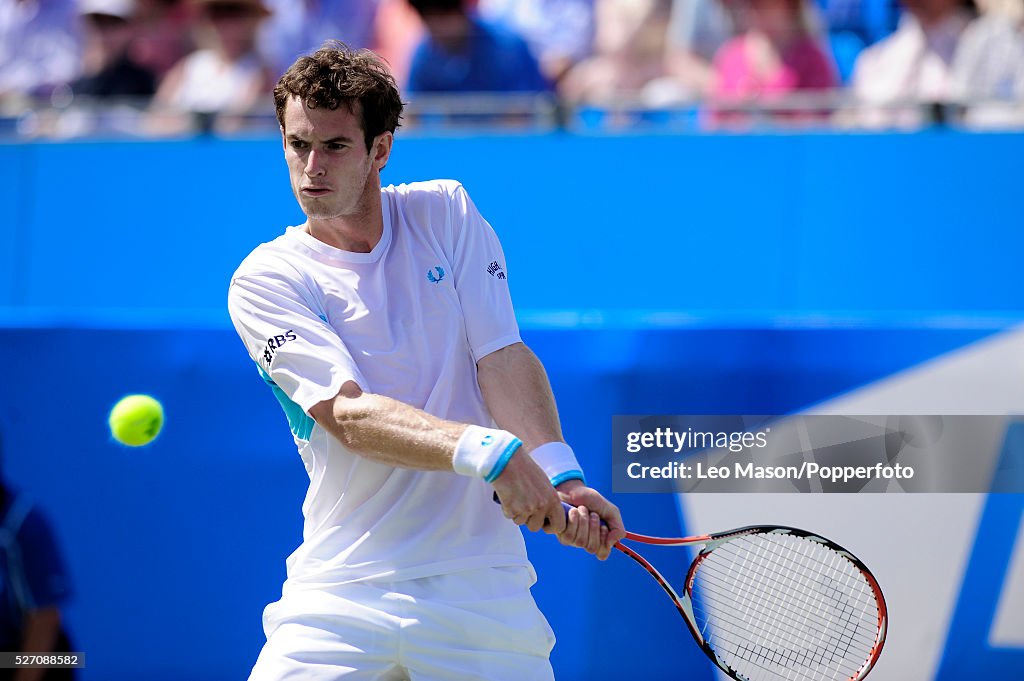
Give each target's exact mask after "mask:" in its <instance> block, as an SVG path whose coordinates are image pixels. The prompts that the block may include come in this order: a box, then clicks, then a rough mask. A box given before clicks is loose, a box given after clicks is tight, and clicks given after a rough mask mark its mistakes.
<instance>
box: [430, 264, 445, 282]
mask: <svg viewBox="0 0 1024 681" xmlns="http://www.w3.org/2000/svg"><path fill="white" fill-rule="evenodd" d="M435 273H436V274H435ZM442 279H444V268H443V267H441V266H440V265H438V266H437V267H435V268H434V269H432V270H427V281H429V282H430V283H431V284H439V283H441V280H442Z"/></svg>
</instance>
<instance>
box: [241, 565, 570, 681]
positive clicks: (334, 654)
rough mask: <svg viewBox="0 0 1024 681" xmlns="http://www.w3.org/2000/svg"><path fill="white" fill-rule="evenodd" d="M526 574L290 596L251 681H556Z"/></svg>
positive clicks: (267, 627)
mask: <svg viewBox="0 0 1024 681" xmlns="http://www.w3.org/2000/svg"><path fill="white" fill-rule="evenodd" d="M534 581H535V578H534V576H533V572H532V571H531V570H529V569H528V568H524V567H502V568H485V569H478V570H466V571H463V572H456V573H453V574H448V575H440V576H437V577H426V578H424V579H413V580H407V581H402V582H391V583H381V582H373V583H369V582H359V583H355V584H346V585H344V586H341V587H336V588H333V589H332V590H331V591H330V592H324V591H296V590H289V591H288V592H287V594H286V595H285V596H284V597H282V598H281V600H280V601H277V602H276V603H271V604H270V605H268V606H267V608H266V610H265V611H264V613H263V629H264V632H265V633H266V635H267V643H266V645H264V646H263V650H262V651H261V652H260V656H259V659H257V660H256V665H255V666H254V667H253V670H252V674H251V675H250V676H249V681H286V680H288V681H291V680H293V679H302V680H303V681H335V680H336V679H344V681H402V680H407V681H455V680H456V679H458V680H459V681H469V680H471V679H479V680H481V681H483V680H486V681H553V679H554V673H553V672H552V670H551V663H550V662H549V661H548V656H549V655H550V653H551V649H552V647H554V644H555V636H554V634H553V632H552V631H551V627H550V626H548V622H547V620H546V619H545V618H544V615H542V614H541V612H540V610H539V609H538V608H537V604H536V602H534V600H533V596H532V595H531V594H530V586H531V585H532V584H533V582H534Z"/></svg>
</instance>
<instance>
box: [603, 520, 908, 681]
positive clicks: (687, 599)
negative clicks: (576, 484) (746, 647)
mask: <svg viewBox="0 0 1024 681" xmlns="http://www.w3.org/2000/svg"><path fill="white" fill-rule="evenodd" d="M754 534H788V535H791V536H794V537H800V538H803V539H806V540H808V541H813V542H818V543H820V544H822V545H824V546H826V547H828V548H830V549H832V550H833V551H835V552H837V553H839V554H840V555H842V556H843V557H844V558H846V559H847V560H849V561H850V563H852V564H853V566H854V567H855V568H857V570H859V571H860V573H861V575H862V576H863V577H864V579H865V581H866V582H867V583H868V585H869V586H870V587H871V590H872V591H873V592H874V596H875V601H876V602H877V604H878V636H877V639H876V641H875V644H874V646H873V647H872V649H871V652H870V654H869V656H868V659H867V660H866V661H865V662H864V664H862V665H861V667H860V668H859V669H858V670H857V672H856V673H855V674H854V675H853V676H851V677H849V679H847V681H861V679H863V678H864V677H866V676H867V675H868V672H870V671H871V669H872V667H874V665H875V662H876V661H877V660H878V657H879V656H880V655H881V654H882V646H883V645H884V644H885V633H886V629H887V628H888V623H889V615H888V609H887V608H886V605H885V597H884V596H883V595H882V589H881V588H880V587H879V585H878V580H877V579H875V576H874V575H873V574H871V571H870V570H868V568H867V566H866V565H864V563H863V562H862V561H861V560H860V559H859V558H857V557H856V556H855V555H853V554H852V553H850V552H849V551H847V550H846V549H845V548H843V547H842V546H840V545H838V544H836V543H835V542H833V541H832V540H830V539H826V538H825V537H822V536H820V535H817V534H814V533H813V532H808V531H806V530H801V529H798V528H795V527H786V526H784V525H750V526H747V527H741V528H737V529H735V530H729V531H728V532H719V533H716V534H705V535H699V536H694V537H679V538H673V537H651V536H648V535H644V534H636V533H633V532H627V533H626V537H625V538H626V539H628V540H629V541H635V542H638V543H641V544H649V545H653V546H695V545H704V548H703V549H702V550H701V552H700V553H699V554H697V557H696V558H695V559H694V560H693V563H692V564H691V565H690V569H689V570H688V571H687V573H686V580H685V582H684V583H685V585H686V586H685V590H684V595H683V596H682V597H681V596H680V595H679V594H678V593H676V590H675V589H674V588H672V585H671V584H669V582H668V580H667V579H665V577H664V576H662V574H661V573H660V572H658V570H657V569H656V568H655V567H654V566H653V565H651V563H650V562H649V561H648V560H647V559H646V558H644V557H643V556H642V555H640V554H639V553H637V552H636V551H634V550H633V549H631V548H629V547H628V546H625V545H623V544H622V543H621V542H619V543H618V544H616V545H615V548H616V549H618V550H619V551H621V552H622V553H624V554H626V555H627V556H629V557H630V558H632V559H633V560H635V561H636V562H637V563H639V564H640V565H641V567H643V568H644V569H645V570H647V572H648V573H650V575H651V576H652V577H654V579H655V581H657V582H658V584H659V585H660V586H661V588H662V589H663V590H664V591H665V593H666V594H668V597H669V598H671V599H672V602H673V603H674V604H675V606H676V610H678V611H679V614H680V616H682V618H683V621H684V622H686V627H687V628H688V629H689V630H690V633H691V634H692V635H693V639H694V641H696V642H697V645H699V646H700V648H701V650H703V651H704V654H705V655H707V656H708V659H710V660H711V661H712V662H714V663H715V666H717V667H718V668H719V669H721V670H722V671H724V672H726V673H727V674H729V675H730V676H731V677H733V678H734V679H738V680H739V681H748V679H747V677H745V676H743V675H742V674H741V673H740V672H738V671H736V670H735V669H733V668H732V667H730V666H729V665H728V664H727V663H726V662H725V661H724V660H722V659H721V658H720V657H719V656H718V655H717V654H716V653H715V651H714V649H713V648H712V647H711V646H710V645H709V644H708V642H707V641H706V640H705V638H704V635H703V634H702V633H701V632H700V631H699V630H698V628H697V620H696V617H695V616H694V614H693V607H692V600H691V599H692V596H693V583H694V580H695V578H696V574H697V568H698V567H700V564H701V563H702V562H703V561H704V560H705V559H706V558H707V557H708V556H709V555H711V553H712V552H713V551H714V550H715V549H716V548H717V547H718V546H721V545H722V544H724V543H725V542H727V541H730V540H732V539H736V538H737V537H742V536H746V535H754Z"/></svg>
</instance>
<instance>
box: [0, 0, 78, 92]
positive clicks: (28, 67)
mask: <svg viewBox="0 0 1024 681" xmlns="http://www.w3.org/2000/svg"><path fill="white" fill-rule="evenodd" d="M79 49H80V37H79V29H78V13H77V11H76V9H75V3H74V0H0V101H2V100H4V99H7V98H11V97H19V96H20V97H46V96H48V95H49V94H50V93H51V92H52V91H53V89H54V88H55V87H56V86H58V85H63V84H65V83H67V82H68V81H70V80H71V79H72V78H74V77H75V76H76V75H77V74H78V55H79Z"/></svg>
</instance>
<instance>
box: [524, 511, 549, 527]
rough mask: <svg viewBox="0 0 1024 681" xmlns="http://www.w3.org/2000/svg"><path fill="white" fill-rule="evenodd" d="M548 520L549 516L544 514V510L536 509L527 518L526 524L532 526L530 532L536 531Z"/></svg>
mask: <svg viewBox="0 0 1024 681" xmlns="http://www.w3.org/2000/svg"><path fill="white" fill-rule="evenodd" d="M546 520H547V516H546V515H545V514H544V511H536V512H534V513H532V514H531V515H530V517H529V518H528V519H527V521H526V526H527V527H528V528H530V532H536V531H537V530H539V529H541V528H542V527H544V522H545V521H546Z"/></svg>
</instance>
